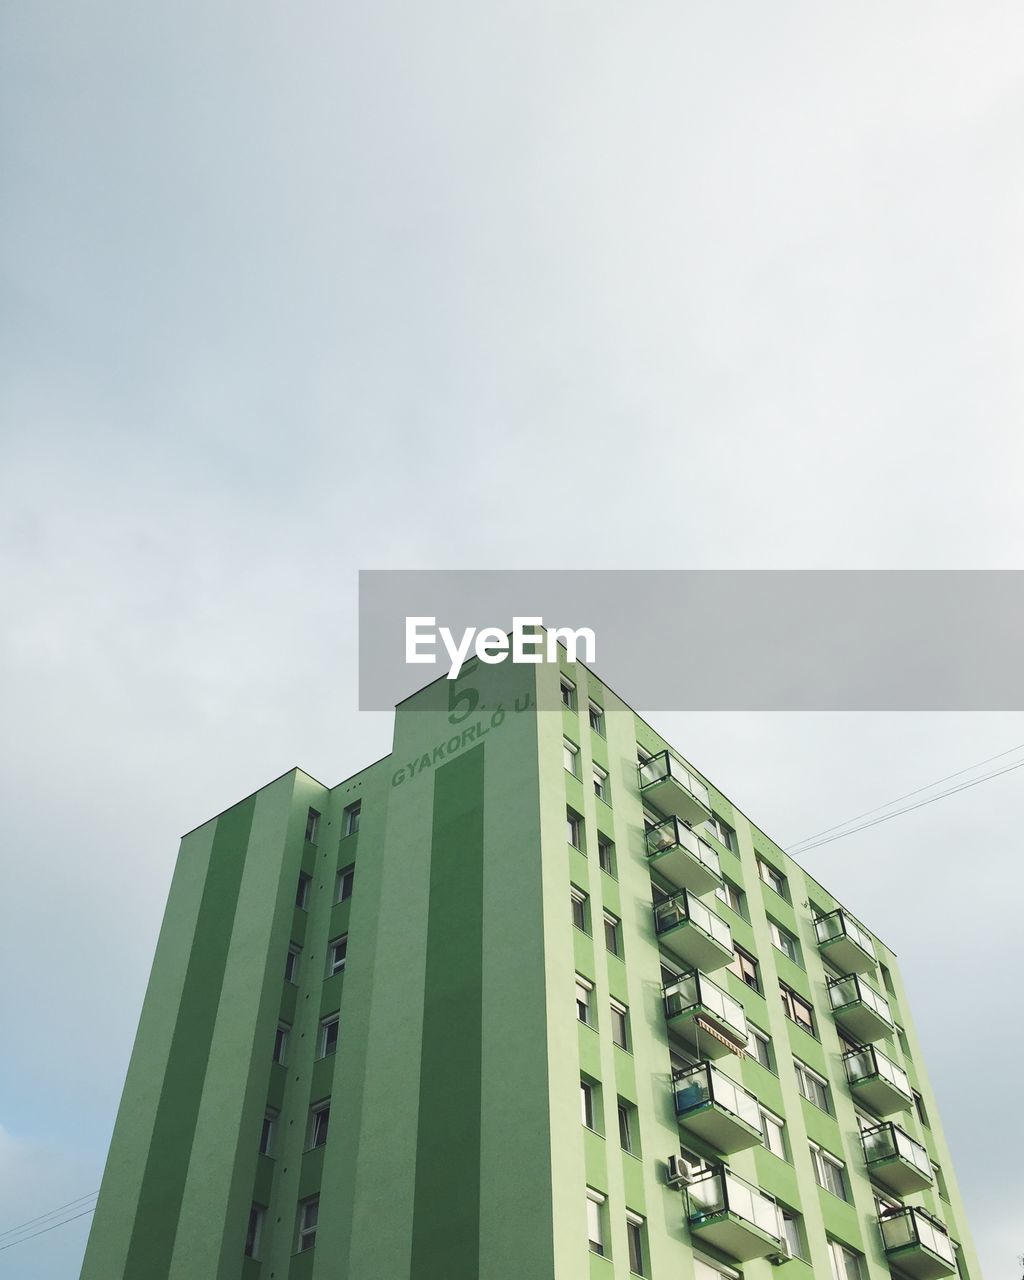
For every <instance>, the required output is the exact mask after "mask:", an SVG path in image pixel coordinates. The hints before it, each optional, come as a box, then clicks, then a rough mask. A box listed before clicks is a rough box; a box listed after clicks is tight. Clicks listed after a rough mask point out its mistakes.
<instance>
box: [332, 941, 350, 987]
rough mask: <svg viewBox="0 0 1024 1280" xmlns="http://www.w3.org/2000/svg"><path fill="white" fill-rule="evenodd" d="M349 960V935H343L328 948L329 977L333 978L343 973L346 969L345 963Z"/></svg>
mask: <svg viewBox="0 0 1024 1280" xmlns="http://www.w3.org/2000/svg"><path fill="white" fill-rule="evenodd" d="M347 958H348V934H347V933H343V934H342V935H341V937H340V938H335V939H334V941H333V942H331V943H329V944H328V947H327V976H328V977H329V978H333V977H334V975H335V974H336V973H341V971H342V969H344V967H345V961H346V959H347Z"/></svg>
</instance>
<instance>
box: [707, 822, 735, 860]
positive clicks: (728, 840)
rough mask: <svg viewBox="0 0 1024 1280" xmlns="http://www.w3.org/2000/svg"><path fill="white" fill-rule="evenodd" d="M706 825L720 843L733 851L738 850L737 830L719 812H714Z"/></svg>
mask: <svg viewBox="0 0 1024 1280" xmlns="http://www.w3.org/2000/svg"><path fill="white" fill-rule="evenodd" d="M704 825H705V827H706V828H707V829H708V830H709V831H710V832H711V834H712V835H713V836H714V837H715V839H716V840H717V841H718V842H719V843H720V844H724V845H725V847H726V848H727V849H729V850H731V851H732V852H733V853H735V852H736V832H735V831H734V830H733V829H732V827H730V826H729V824H728V823H727V822H726V821H725V819H724V818H720V817H719V816H718V814H717V813H713V814H712V815H711V821H710V822H705V824H704Z"/></svg>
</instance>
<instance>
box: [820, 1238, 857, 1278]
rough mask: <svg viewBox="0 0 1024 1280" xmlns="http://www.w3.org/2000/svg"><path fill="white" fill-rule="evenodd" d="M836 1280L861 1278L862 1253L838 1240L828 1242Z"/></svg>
mask: <svg viewBox="0 0 1024 1280" xmlns="http://www.w3.org/2000/svg"><path fill="white" fill-rule="evenodd" d="M828 1252H829V1258H830V1260H831V1262H832V1275H833V1277H834V1280H861V1270H860V1254H859V1253H854V1251H853V1250H852V1249H847V1248H846V1246H845V1245H842V1244H840V1243H839V1241H838V1240H830V1241H829V1242H828Z"/></svg>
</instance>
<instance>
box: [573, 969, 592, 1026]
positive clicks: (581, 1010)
mask: <svg viewBox="0 0 1024 1280" xmlns="http://www.w3.org/2000/svg"><path fill="white" fill-rule="evenodd" d="M593 992H594V985H593V983H591V982H588V981H587V980H586V978H581V977H580V976H579V974H577V975H576V1017H577V1018H578V1019H579V1020H580V1022H582V1023H584V1024H585V1025H586V1026H588V1027H592V1026H593V1025H594V1020H593V1017H594V1016H593V1010H592V1008H591V997H592V996H593Z"/></svg>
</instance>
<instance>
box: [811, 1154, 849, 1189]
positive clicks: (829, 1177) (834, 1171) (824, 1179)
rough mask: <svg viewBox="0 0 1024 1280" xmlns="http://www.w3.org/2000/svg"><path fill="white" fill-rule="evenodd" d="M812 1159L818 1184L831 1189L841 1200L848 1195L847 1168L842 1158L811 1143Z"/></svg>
mask: <svg viewBox="0 0 1024 1280" xmlns="http://www.w3.org/2000/svg"><path fill="white" fill-rule="evenodd" d="M811 1160H812V1162H813V1164H814V1177H815V1179H816V1180H817V1183H818V1186H820V1187H824V1188H825V1190H826V1191H831V1192H832V1194H833V1195H834V1196H838V1197H839V1199H840V1200H845V1199H846V1198H847V1197H846V1169H845V1166H844V1164H843V1162H842V1160H837V1159H836V1157H835V1156H833V1155H829V1153H828V1152H827V1151H825V1150H823V1149H822V1148H821V1147H818V1146H815V1145H814V1143H811Z"/></svg>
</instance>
